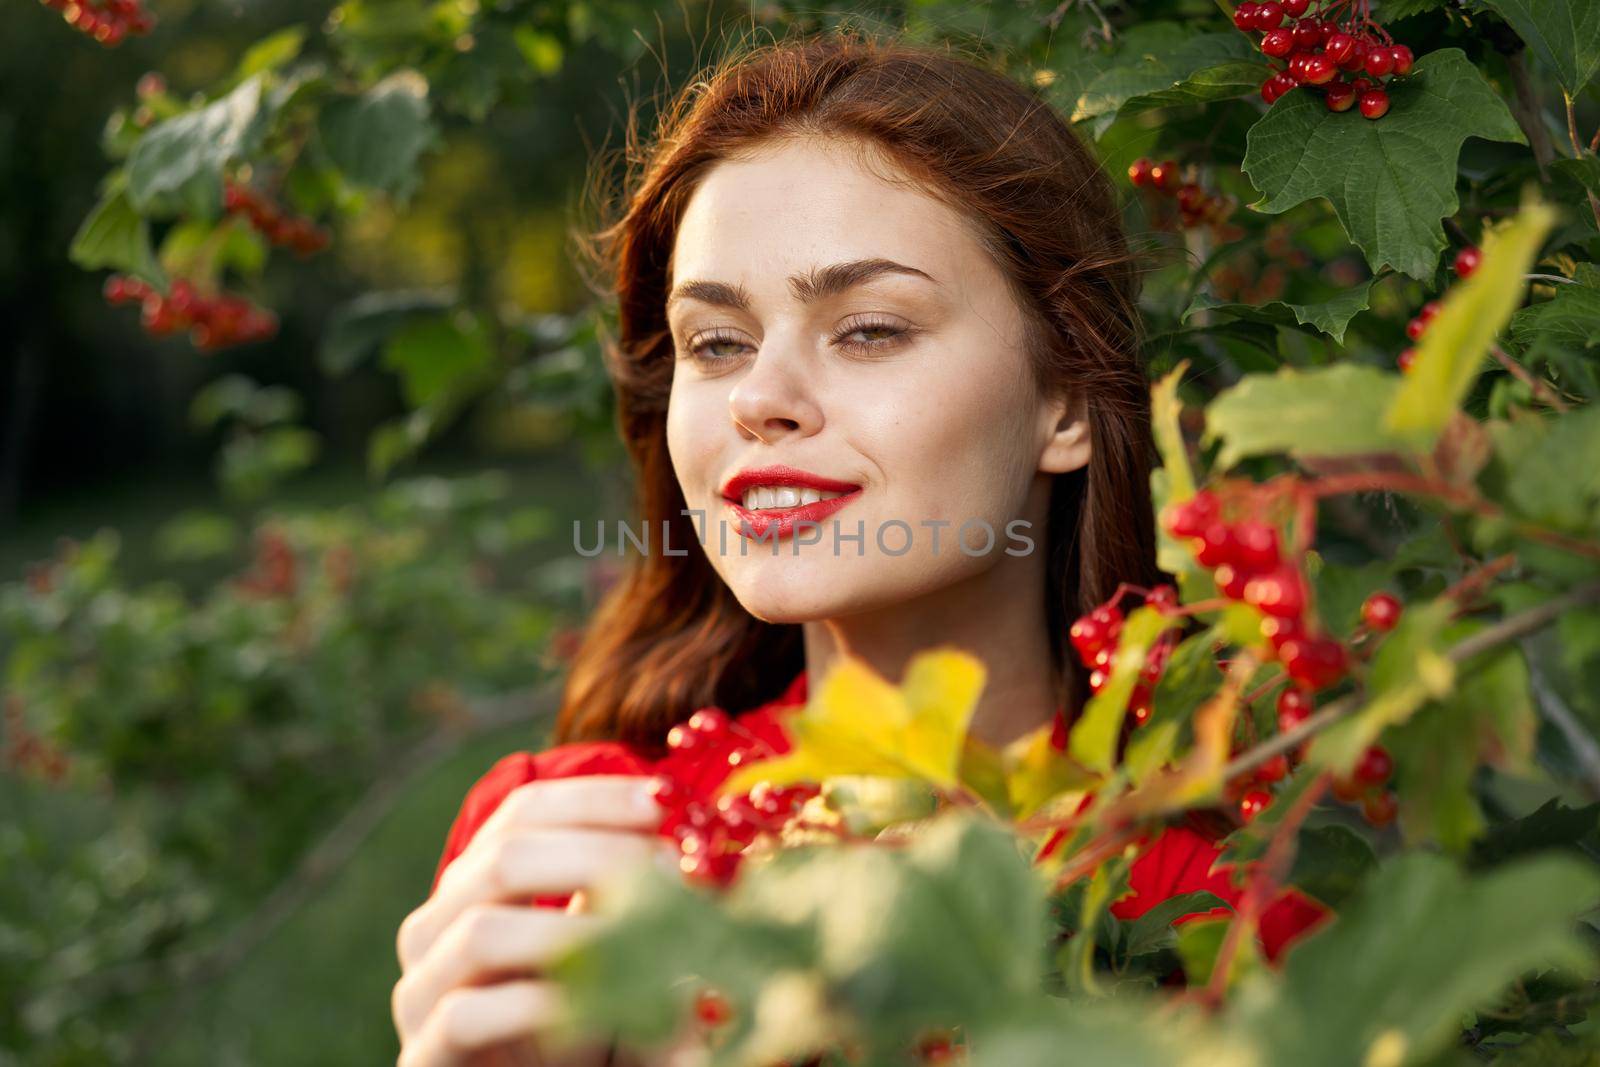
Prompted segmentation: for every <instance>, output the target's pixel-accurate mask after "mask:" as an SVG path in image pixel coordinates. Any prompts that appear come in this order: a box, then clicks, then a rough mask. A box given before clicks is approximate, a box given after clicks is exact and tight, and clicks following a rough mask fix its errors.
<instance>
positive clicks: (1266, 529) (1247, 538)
mask: <svg viewBox="0 0 1600 1067" xmlns="http://www.w3.org/2000/svg"><path fill="white" fill-rule="evenodd" d="M1233 537H1234V542H1235V545H1236V549H1235V553H1234V556H1235V559H1237V560H1238V562H1239V564H1240V566H1242V567H1243V568H1244V569H1246V570H1248V571H1251V572H1253V573H1260V572H1262V571H1267V570H1271V569H1272V568H1273V567H1276V566H1277V565H1278V563H1279V562H1280V560H1281V558H1282V557H1281V555H1280V552H1279V548H1278V530H1277V527H1275V526H1271V525H1269V524H1267V523H1264V522H1253V521H1251V522H1241V523H1239V524H1238V525H1237V526H1235V527H1234V528H1233Z"/></svg>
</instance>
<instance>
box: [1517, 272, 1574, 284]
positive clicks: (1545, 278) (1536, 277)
mask: <svg viewBox="0 0 1600 1067" xmlns="http://www.w3.org/2000/svg"><path fill="white" fill-rule="evenodd" d="M1523 277H1524V278H1526V279H1527V280H1528V281H1530V282H1554V283H1556V284H1558V285H1577V284H1578V279H1576V278H1566V277H1563V276H1561V275H1559V274H1524V275H1523Z"/></svg>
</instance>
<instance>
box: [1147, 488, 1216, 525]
mask: <svg viewBox="0 0 1600 1067" xmlns="http://www.w3.org/2000/svg"><path fill="white" fill-rule="evenodd" d="M1221 510H1222V508H1221V505H1220V504H1219V503H1218V502H1217V498H1216V497H1215V496H1214V495H1212V494H1211V493H1209V492H1207V491H1206V490H1204V489H1202V490H1200V491H1199V492H1198V493H1196V494H1194V495H1193V496H1191V497H1190V498H1189V499H1187V500H1180V501H1178V502H1176V503H1172V504H1168V505H1167V506H1166V507H1165V508H1163V509H1162V512H1161V524H1162V525H1163V526H1165V527H1166V529H1167V532H1168V533H1170V534H1171V535H1172V536H1174V537H1198V536H1199V535H1200V531H1202V530H1204V529H1205V528H1206V527H1207V526H1209V525H1210V524H1211V522H1212V521H1213V520H1214V519H1216V517H1217V516H1218V515H1219V514H1220V513H1221Z"/></svg>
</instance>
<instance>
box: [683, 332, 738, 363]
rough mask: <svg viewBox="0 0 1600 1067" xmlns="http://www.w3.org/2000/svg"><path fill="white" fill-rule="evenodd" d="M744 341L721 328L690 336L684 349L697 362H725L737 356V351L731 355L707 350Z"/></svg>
mask: <svg viewBox="0 0 1600 1067" xmlns="http://www.w3.org/2000/svg"><path fill="white" fill-rule="evenodd" d="M743 344H744V342H743V341H741V340H739V338H737V337H735V336H733V335H732V334H729V333H727V332H725V331H722V330H711V331H708V332H706V333H702V334H696V335H695V336H694V337H692V338H690V340H689V343H688V345H687V346H686V350H687V352H688V354H689V356H690V357H692V358H693V359H694V360H696V361H697V362H699V363H727V362H728V361H730V360H732V359H735V358H737V353H735V354H731V355H718V354H714V353H711V352H709V351H708V350H709V349H714V348H716V347H717V346H719V345H721V346H727V345H743ZM746 347H748V346H746Z"/></svg>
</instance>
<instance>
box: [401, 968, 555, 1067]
mask: <svg viewBox="0 0 1600 1067" xmlns="http://www.w3.org/2000/svg"><path fill="white" fill-rule="evenodd" d="M564 1015H565V1008H564V1004H563V1001H562V998H561V992H560V989H559V988H558V987H557V986H556V984H555V983H554V982H542V981H531V980H530V981H520V982H501V983H499V984H497V985H487V986H478V987H475V988H465V989H452V990H450V992H448V993H446V994H445V995H444V997H443V999H441V1000H440V1001H439V1003H438V1004H437V1005H435V1007H434V1009H433V1011H432V1012H431V1013H430V1014H429V1015H428V1019H427V1022H425V1023H423V1025H422V1029H421V1031H420V1032H419V1033H418V1034H417V1036H416V1038H415V1039H414V1040H412V1041H408V1042H406V1043H405V1045H404V1046H403V1047H402V1048H401V1050H400V1059H399V1060H398V1062H397V1063H396V1067H461V1065H463V1064H465V1063H466V1061H467V1057H468V1056H469V1055H470V1054H471V1053H473V1052H475V1051H477V1050H479V1049H483V1048H486V1047H488V1046H491V1045H495V1044H499V1043H500V1042H503V1041H511V1040H514V1039H516V1038H519V1037H531V1036H533V1035H534V1034H537V1033H539V1032H540V1031H542V1030H546V1029H548V1028H550V1027H552V1026H556V1025H559V1023H560V1021H561V1020H562V1018H563V1017H564Z"/></svg>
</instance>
